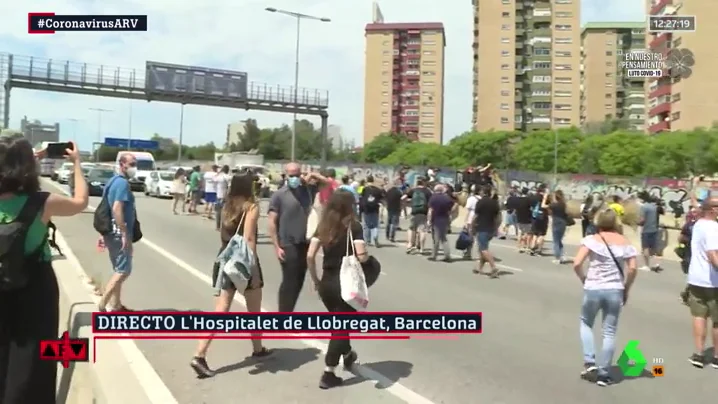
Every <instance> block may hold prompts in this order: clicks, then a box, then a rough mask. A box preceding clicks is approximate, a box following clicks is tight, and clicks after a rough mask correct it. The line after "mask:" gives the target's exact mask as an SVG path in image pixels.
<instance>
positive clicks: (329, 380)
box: [319, 372, 344, 390]
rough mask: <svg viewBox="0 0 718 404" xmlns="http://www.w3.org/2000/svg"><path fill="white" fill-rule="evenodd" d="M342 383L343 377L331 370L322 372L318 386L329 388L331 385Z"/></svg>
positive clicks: (335, 385) (324, 388)
mask: <svg viewBox="0 0 718 404" xmlns="http://www.w3.org/2000/svg"><path fill="white" fill-rule="evenodd" d="M342 383H344V379H342V378H341V377H339V376H337V375H335V374H334V373H333V372H324V373H322V378H321V379H319V388H320V389H322V390H326V389H331V388H332V387H337V386H341V385H342Z"/></svg>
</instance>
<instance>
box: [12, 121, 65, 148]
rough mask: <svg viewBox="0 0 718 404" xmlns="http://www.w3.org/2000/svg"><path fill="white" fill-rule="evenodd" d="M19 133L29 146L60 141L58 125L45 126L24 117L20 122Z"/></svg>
mask: <svg viewBox="0 0 718 404" xmlns="http://www.w3.org/2000/svg"><path fill="white" fill-rule="evenodd" d="M20 132H22V134H23V136H25V139H27V140H28V141H29V142H30V144H31V145H33V146H36V145H38V144H40V143H43V142H59V141H60V124H59V123H55V124H52V125H45V124H43V123H42V122H40V121H38V120H34V121H31V120H29V119H27V117H26V116H24V117H23V118H22V120H21V121H20Z"/></svg>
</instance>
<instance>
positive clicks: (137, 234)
mask: <svg viewBox="0 0 718 404" xmlns="http://www.w3.org/2000/svg"><path fill="white" fill-rule="evenodd" d="M142 236H143V234H142V228H141V227H140V221H139V220H137V212H135V225H134V226H132V242H133V243H136V242H138V241H140V240H142Z"/></svg>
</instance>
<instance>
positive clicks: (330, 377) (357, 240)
mask: <svg viewBox="0 0 718 404" xmlns="http://www.w3.org/2000/svg"><path fill="white" fill-rule="evenodd" d="M349 234H351V239H353V241H354V243H353V245H352V246H349V245H348V244H349V239H348V238H349ZM320 248H322V249H323V250H324V259H323V264H322V277H321V279H320V278H319V276H318V275H317V262H316V256H317V252H318V251H319V249H320ZM347 248H349V250H350V251H351V250H353V251H354V254H356V256H357V259H358V260H359V262H362V263H364V262H366V261H367V260H368V258H369V255H368V254H367V249H366V243H365V242H364V236H363V230H362V225H361V223H359V221H358V220H357V217H356V214H355V211H354V195H352V193H351V192H348V191H343V190H338V191H336V192H334V193H333V194H332V196H331V198H329V201H328V202H327V206H326V207H325V208H324V209H323V211H322V218H321V219H320V221H319V224H318V226H317V231H316V233H315V234H314V237H312V241H311V243H310V244H309V251H308V252H307V266H308V268H309V274H310V276H311V277H312V282H314V288H315V289H316V290H317V292H318V293H319V297H320V298H321V299H322V302H323V303H324V306H326V308H327V310H328V311H330V312H336V313H348V312H352V311H356V310H354V308H352V307H351V306H350V305H349V304H347V303H346V302H345V301H344V300H343V299H342V295H341V286H340V283H339V270H340V268H341V265H342V259H343V258H344V257H345V256H346V255H347ZM332 335H334V336H342V337H345V338H346V337H348V336H349V333H347V332H336V333H332ZM340 357H343V359H344V367H345V368H346V369H349V368H351V366H352V365H353V364H354V362H356V360H357V354H356V352H354V351H352V347H351V343H350V342H349V339H348V338H346V339H332V340H330V341H329V348H328V349H327V355H326V357H325V359H324V363H325V365H326V367H325V368H324V373H323V374H322V377H321V380H320V382H319V387H320V388H322V389H328V388H330V387H336V386H339V385H341V384H342V382H343V380H342V378H340V377H338V376H337V375H336V374H334V369H335V368H336V367H337V365H339V358H340Z"/></svg>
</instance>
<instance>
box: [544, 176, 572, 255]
mask: <svg viewBox="0 0 718 404" xmlns="http://www.w3.org/2000/svg"><path fill="white" fill-rule="evenodd" d="M550 199H551V201H550V202H551V203H549V204H548V206H546V207H547V208H548V211H549V214H550V215H551V237H552V240H553V242H552V244H553V258H554V260H553V262H554V263H555V264H563V262H564V257H563V237H564V236H565V235H566V228H567V227H568V222H569V219H568V211H567V208H566V198H565V197H564V195H563V191H561V190H558V191H556V192H554V193H553V195H551V198H550ZM542 207H543V206H542Z"/></svg>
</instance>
